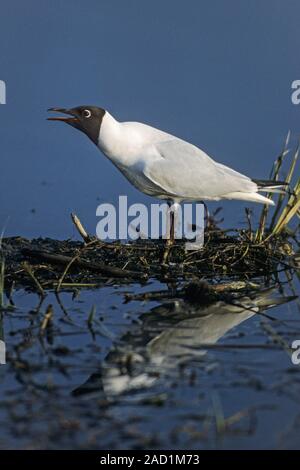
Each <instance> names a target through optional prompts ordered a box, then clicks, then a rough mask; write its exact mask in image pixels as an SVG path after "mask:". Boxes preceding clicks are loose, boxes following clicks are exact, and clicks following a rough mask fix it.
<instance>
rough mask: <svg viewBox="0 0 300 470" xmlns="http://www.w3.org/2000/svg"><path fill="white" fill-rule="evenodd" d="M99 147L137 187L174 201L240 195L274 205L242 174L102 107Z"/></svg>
mask: <svg viewBox="0 0 300 470" xmlns="http://www.w3.org/2000/svg"><path fill="white" fill-rule="evenodd" d="M98 147H99V148H100V150H101V151H102V152H103V153H104V154H105V155H106V156H107V157H108V158H109V159H110V160H111V161H112V162H113V163H114V164H115V165H116V166H117V168H118V169H119V170H120V171H121V172H122V173H123V174H124V176H126V178H127V179H128V180H129V181H130V182H131V183H132V184H133V185H134V186H135V187H136V188H137V189H139V190H140V191H142V192H143V193H145V194H148V195H150V196H154V197H157V198H160V199H168V200H172V201H176V202H180V201H183V200H186V201H200V200H211V201H218V200H220V199H240V200H246V201H255V202H261V203H264V204H273V202H272V201H271V200H270V199H268V198H266V197H264V196H262V195H260V194H258V187H257V184H256V183H254V182H253V181H251V179H250V178H248V177H247V176H244V175H242V174H241V173H238V172H236V171H234V170H232V169H231V168H228V167H226V166H225V165H222V164H220V163H217V162H215V161H214V160H212V159H211V158H210V157H209V156H208V155H207V154H206V153H205V152H203V151H202V150H200V149H199V148H198V147H196V146H194V145H192V144H190V143H188V142H185V141H184V140H182V139H179V138H178V137H175V136H173V135H171V134H168V133H166V132H163V131H160V130H158V129H155V128H154V127H151V126H148V125H146V124H142V123H139V122H118V121H117V120H116V119H114V118H113V117H112V116H111V115H110V114H109V113H108V112H107V111H106V113H105V115H104V117H103V121H102V124H101V128H100V133H99V140H98Z"/></svg>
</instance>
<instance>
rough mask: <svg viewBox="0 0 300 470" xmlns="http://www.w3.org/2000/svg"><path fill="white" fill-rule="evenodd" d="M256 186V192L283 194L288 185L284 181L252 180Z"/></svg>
mask: <svg viewBox="0 0 300 470" xmlns="http://www.w3.org/2000/svg"><path fill="white" fill-rule="evenodd" d="M252 181H253V182H254V183H255V184H257V188H258V191H263V192H267V193H280V194H285V193H286V192H287V191H288V186H289V185H288V183H287V182H286V181H275V180H252Z"/></svg>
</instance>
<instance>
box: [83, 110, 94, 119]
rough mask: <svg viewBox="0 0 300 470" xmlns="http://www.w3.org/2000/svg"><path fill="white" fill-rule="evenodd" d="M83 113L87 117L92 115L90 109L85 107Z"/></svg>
mask: <svg viewBox="0 0 300 470" xmlns="http://www.w3.org/2000/svg"><path fill="white" fill-rule="evenodd" d="M82 114H83V115H84V117H85V118H90V117H91V115H92V113H91V111H90V110H89V109H85V110H84V111H83V113H82Z"/></svg>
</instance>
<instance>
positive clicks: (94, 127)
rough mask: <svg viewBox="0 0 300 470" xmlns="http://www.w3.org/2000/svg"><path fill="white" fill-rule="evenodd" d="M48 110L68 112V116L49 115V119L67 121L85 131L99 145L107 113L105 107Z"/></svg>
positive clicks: (51, 109)
mask: <svg viewBox="0 0 300 470" xmlns="http://www.w3.org/2000/svg"><path fill="white" fill-rule="evenodd" d="M48 111H55V112H59V113H63V114H67V116H55V117H49V118H48V120H49V121H62V122H66V123H67V124H69V125H70V126H72V127H75V128H76V129H79V130H80V131H82V132H84V133H85V134H86V135H87V136H88V137H89V138H90V139H91V140H92V141H93V142H94V143H95V144H96V145H97V143H98V138H99V132H100V127H101V124H102V119H103V116H104V114H105V110H104V109H102V108H98V107H97V106H77V107H76V108H71V109H65V108H49V109H48Z"/></svg>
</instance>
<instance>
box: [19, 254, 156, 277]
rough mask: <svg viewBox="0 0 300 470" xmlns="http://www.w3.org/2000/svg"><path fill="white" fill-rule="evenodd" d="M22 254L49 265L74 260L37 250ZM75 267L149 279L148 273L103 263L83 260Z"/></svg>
mask: <svg viewBox="0 0 300 470" xmlns="http://www.w3.org/2000/svg"><path fill="white" fill-rule="evenodd" d="M22 253H23V254H24V255H26V256H29V257H31V258H38V259H41V260H43V261H46V262H48V263H53V264H60V265H64V266H66V265H68V264H69V263H70V261H72V260H73V258H71V256H65V255H60V254H56V253H50V252H49V251H43V250H35V249H30V248H23V249H22ZM72 265H73V266H76V267H79V268H83V269H87V270H89V271H94V272H99V273H101V274H103V275H104V276H107V277H119V278H126V277H127V278H135V279H140V280H145V279H147V278H148V276H147V274H146V273H143V272H139V271H128V270H126V269H120V268H116V267H113V266H106V265H105V264H103V263H93V262H89V261H86V260H83V259H75V260H74V261H73V263H72Z"/></svg>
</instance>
